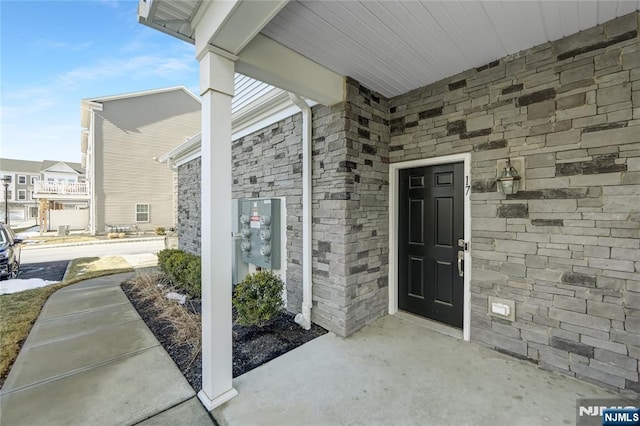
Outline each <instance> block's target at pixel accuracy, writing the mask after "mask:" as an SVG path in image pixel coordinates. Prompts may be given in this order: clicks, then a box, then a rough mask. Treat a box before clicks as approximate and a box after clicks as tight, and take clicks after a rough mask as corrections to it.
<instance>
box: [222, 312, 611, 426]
mask: <svg viewBox="0 0 640 426" xmlns="http://www.w3.org/2000/svg"><path fill="white" fill-rule="evenodd" d="M234 386H235V388H236V389H237V390H238V391H239V393H240V394H239V395H238V396H237V397H235V398H234V399H232V400H231V401H229V402H227V403H226V404H224V405H223V406H221V407H218V408H217V409H215V410H214V411H213V415H214V417H215V419H216V420H217V422H218V423H220V424H221V425H301V424H306V425H346V424H356V425H357V424H362V425H475V426H478V425H492V426H493V425H507V424H508V425H545V424H548V425H562V424H568V425H571V424H575V421H576V415H575V412H576V408H575V407H576V399H577V398H584V397H594V398H611V397H613V398H620V395H619V394H616V393H613V392H609V391H607V390H605V389H602V388H599V387H597V386H594V385H591V384H589V383H585V382H582V381H579V380H576V379H573V378H571V377H567V376H564V375H561V374H558V373H554V372H550V371H546V370H543V369H541V368H539V367H537V366H535V365H533V364H531V363H528V362H526V361H522V360H519V359H516V358H512V357H509V356H506V355H503V354H501V353H499V352H496V351H494V350H491V349H489V348H486V347H483V346H480V345H478V344H476V343H473V342H471V343H470V342H464V341H461V340H458V339H456V338H453V337H450V336H447V335H444V334H441V333H439V332H437V331H433V330H430V329H428V328H425V327H424V326H422V325H417V324H415V323H414V322H413V321H407V320H406V319H400V318H398V317H396V316H386V317H384V318H382V319H380V320H378V321H376V322H375V323H374V324H372V325H370V326H368V327H366V328H364V329H363V330H362V331H360V332H358V333H356V334H355V335H353V336H351V337H349V338H347V339H343V338H340V337H337V336H335V335H334V334H332V333H329V334H327V335H324V336H322V337H320V338H318V339H315V340H313V341H311V342H309V343H307V344H305V345H303V346H301V347H299V348H297V349H295V350H293V351H291V352H289V353H287V354H285V355H283V356H281V357H279V358H276V359H275V360H273V361H271V362H269V363H267V364H265V365H263V366H261V367H259V368H257V369H255V370H253V371H250V372H248V373H246V374H244V375H242V376H240V377H238V378H237V379H235V380H234Z"/></svg>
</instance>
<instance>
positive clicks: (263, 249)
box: [239, 198, 281, 269]
mask: <svg viewBox="0 0 640 426" xmlns="http://www.w3.org/2000/svg"><path fill="white" fill-rule="evenodd" d="M239 204H240V206H239V207H240V208H239V210H240V212H239V213H240V235H241V236H242V243H241V252H242V261H243V262H246V263H251V264H253V265H256V266H260V267H262V268H266V269H280V229H281V227H280V200H279V199H277V198H271V199H269V198H267V199H248V200H240V202H239Z"/></svg>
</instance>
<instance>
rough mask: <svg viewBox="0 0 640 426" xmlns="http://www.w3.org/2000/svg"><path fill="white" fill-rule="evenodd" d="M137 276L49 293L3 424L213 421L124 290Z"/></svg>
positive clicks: (6, 394) (12, 379)
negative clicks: (125, 285)
mask: <svg viewBox="0 0 640 426" xmlns="http://www.w3.org/2000/svg"><path fill="white" fill-rule="evenodd" d="M131 275H132V274H120V275H113V276H108V277H101V278H95V279H91V280H87V281H84V282H82V283H80V284H76V285H72V286H69V287H65V288H63V289H61V290H59V291H58V292H56V293H55V294H53V295H52V296H51V297H50V298H49V300H48V301H47V303H46V304H45V306H44V309H43V311H42V313H41V314H40V317H39V318H38V320H37V322H36V323H35V325H34V326H33V329H32V330H31V333H30V334H29V338H28V339H27V341H26V342H25V344H24V346H23V348H22V351H21V352H20V355H19V356H18V359H17V360H16V362H15V364H14V365H13V368H12V369H11V372H10V374H9V377H8V378H7V380H6V382H5V384H4V386H3V388H2V391H1V392H0V424H2V425H41V424H47V425H88V424H91V425H124V424H137V423H141V422H142V424H149V425H153V424H157V425H160V424H163V425H164V424H180V425H191V424H192V425H205V424H212V423H213V422H212V420H211V418H210V417H209V415H208V413H207V412H206V410H205V409H204V407H203V406H202V405H201V404H200V402H199V401H198V399H197V398H196V397H195V394H196V393H195V391H194V390H193V389H192V388H191V386H189V384H188V383H187V381H186V380H185V378H184V377H183V376H182V374H181V373H180V371H179V370H178V368H177V367H176V365H175V364H174V362H173V361H172V360H171V358H170V357H169V355H168V354H167V353H166V351H165V350H164V349H163V348H162V346H161V345H160V343H159V342H158V341H157V340H156V338H155V337H154V336H153V334H152V333H151V331H150V330H149V329H148V328H147V326H146V325H145V323H144V322H143V321H142V319H141V318H140V316H139V315H138V313H137V312H136V310H135V309H134V308H133V306H132V305H131V303H129V300H128V299H127V297H126V296H125V295H124V293H123V292H122V290H121V289H120V283H121V282H122V281H124V280H125V279H126V278H128V277H130V276H131Z"/></svg>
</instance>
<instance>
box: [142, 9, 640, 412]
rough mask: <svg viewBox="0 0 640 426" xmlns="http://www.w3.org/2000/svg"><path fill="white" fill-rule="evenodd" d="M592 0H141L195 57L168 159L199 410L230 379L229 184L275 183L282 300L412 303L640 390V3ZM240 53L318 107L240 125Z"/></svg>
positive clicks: (247, 191) (342, 317)
mask: <svg viewBox="0 0 640 426" xmlns="http://www.w3.org/2000/svg"><path fill="white" fill-rule="evenodd" d="M593 5H594V4H593V3H589V2H544V1H535V2H487V3H482V4H481V3H480V2H463V3H459V2H451V3H449V2H424V3H421V2H400V3H397V4H394V6H393V7H392V8H391V7H387V5H386V4H385V3H384V2H377V1H371V2H298V1H291V2H286V1H283V2H277V1H276V2H240V3H239V5H238V6H237V7H228V8H215V7H212V6H211V5H210V4H209V3H207V2H204V3H193V4H190V5H186V4H184V5H183V9H185V8H186V9H189V10H180V12H179V13H178V12H177V11H175V10H173V8H172V5H171V4H170V2H168V1H162V0H153V1H148V0H147V1H146V2H144V1H143V2H141V3H140V11H139V13H140V15H141V16H140V19H141V21H142V22H143V23H145V24H146V25H149V26H151V27H153V28H157V29H159V30H161V31H164V32H166V33H168V34H171V35H173V36H175V37H178V38H180V39H182V40H186V41H189V42H191V43H194V44H195V46H196V57H197V58H198V60H199V61H200V65H201V68H200V70H201V88H200V92H201V97H202V101H203V121H202V135H201V145H200V146H201V150H200V158H198V155H197V144H198V142H197V138H196V139H193V140H191V141H189V142H188V143H186V145H185V146H183V148H184V150H180V149H174V150H173V151H172V152H170V153H169V154H168V155H167V157H168V160H169V161H173V162H175V163H177V164H178V174H179V178H178V180H179V185H181V186H185V185H189V184H192V185H194V184H196V182H197V180H198V176H199V179H200V182H201V188H199V189H198V188H194V187H190V188H191V189H190V192H189V194H182V193H181V192H179V197H180V199H179V204H180V207H179V208H180V209H184V208H185V205H186V204H185V201H188V202H189V203H191V204H190V207H189V213H190V214H191V212H192V211H198V212H199V213H200V216H199V217H200V219H199V220H200V221H201V224H202V226H200V228H198V224H197V222H194V219H192V217H193V216H191V215H189V216H188V217H182V216H181V223H180V224H179V226H180V228H181V229H182V230H183V232H184V231H185V230H187V231H188V232H190V233H191V234H190V236H189V237H187V236H183V237H182V238H183V241H184V244H187V243H189V241H190V240H195V239H197V237H198V232H200V233H201V236H200V242H201V248H200V250H201V253H202V257H203V261H202V265H203V280H202V283H203V301H202V309H203V349H202V353H203V372H204V374H203V389H202V391H201V392H200V393H199V397H200V399H201V401H202V402H203V403H204V404H205V405H206V406H207V407H209V408H214V407H216V406H218V405H220V404H223V403H224V402H225V401H227V400H228V399H230V398H232V397H233V396H234V395H235V394H236V391H235V390H234V389H233V385H232V380H231V355H230V354H231V309H230V307H229V306H228V305H229V298H230V297H231V286H230V285H229V286H224V285H219V283H225V282H231V271H230V267H229V266H230V264H231V254H230V253H229V250H228V247H229V246H230V241H229V244H226V243H224V241H228V239H229V236H230V235H231V231H232V225H231V223H232V220H231V219H232V213H231V201H232V198H235V197H237V198H242V197H246V198H265V197H268V198H272V197H285V198H286V205H287V216H286V223H284V224H283V225H282V227H283V229H286V230H287V231H286V235H287V241H286V250H285V251H284V252H283V258H285V259H286V263H287V264H288V268H289V269H288V270H287V290H288V299H289V300H288V303H289V306H288V308H289V309H290V310H293V311H296V312H297V311H302V315H303V317H306V316H307V315H308V311H309V309H310V310H311V319H312V320H313V321H314V322H316V323H318V324H320V325H322V326H323V327H325V328H328V329H329V330H331V331H333V332H335V333H336V334H338V335H341V336H349V335H351V334H352V333H354V332H356V331H358V330H359V329H361V328H362V327H363V326H365V325H367V324H370V323H371V322H372V321H374V320H375V319H377V318H379V317H381V316H383V315H385V314H395V313H397V312H398V311H404V312H408V313H411V314H414V315H417V316H419V317H424V318H426V319H429V320H431V321H435V322H437V323H439V324H438V327H437V329H438V330H442V329H445V330H446V331H447V332H448V333H450V334H453V335H455V336H458V337H459V338H461V339H464V340H473V341H476V342H479V343H482V344H484V345H487V346H489V347H491V348H495V349H496V350H498V351H500V352H503V353H507V354H511V355H513V356H515V357H518V358H523V359H527V360H529V361H532V362H534V363H536V364H538V365H540V366H542V367H545V368H549V369H553V370H555V371H559V372H562V373H564V374H568V375H571V376H574V377H577V378H580V379H584V380H588V381H592V382H595V383H598V384H600V385H603V386H607V387H610V388H615V389H619V390H625V391H633V392H640V383H639V381H638V360H640V255H639V253H640V202H639V201H638V199H639V196H640V113H639V112H640V84H639V83H640V38H639V27H638V22H639V16H638V12H637V8H638V5H637V2H598V3H597V7H595V6H594V7H591V6H593ZM223 9H224V10H223ZM194 16H195V17H197V19H195V20H194V19H193V18H192V17H194ZM578 17H579V19H578ZM614 18H615V19H614ZM598 24H599V25H598ZM568 29H569V30H568ZM580 30H583V31H580ZM236 71H237V72H240V73H243V74H245V75H247V76H250V77H252V78H256V79H258V80H261V81H264V82H267V83H269V84H272V85H273V86H277V87H280V88H282V89H285V90H287V91H290V92H292V93H296V94H298V95H300V96H304V97H306V98H308V99H313V100H315V101H317V102H318V103H320V105H317V106H315V107H313V109H312V111H311V113H309V112H308V111H307V109H306V107H305V106H304V105H303V103H302V102H300V100H299V98H295V97H294V99H297V102H296V105H300V107H301V109H302V114H297V115H293V116H291V117H288V118H281V119H280V121H278V122H277V123H274V124H271V125H268V126H267V127H265V128H264V129H256V130H255V131H254V132H253V133H251V134H247V135H243V136H241V137H237V138H234V135H233V134H234V124H233V121H232V116H233V114H232V112H233V110H232V101H231V98H232V96H233V94H234V73H235V72H236ZM236 91H237V87H236ZM214 112H215V113H214ZM179 140H180V139H179V138H178V139H176V141H179ZM508 159H511V160H512V164H513V165H514V166H515V167H516V168H517V170H518V172H519V173H520V174H521V175H522V176H523V178H522V187H521V190H520V191H519V192H517V193H515V194H512V195H504V194H502V193H500V192H498V191H497V181H496V180H497V178H498V177H499V176H500V175H501V172H502V170H503V168H504V167H505V164H506V161H507V160H508ZM199 192H200V193H201V194H202V196H201V199H200V201H199V203H198V201H197V200H196V198H197V194H198V193H199ZM183 196H185V197H186V196H188V197H190V198H191V199H190V200H186V199H185V198H183ZM225 205H226V206H229V208H228V209H226V208H223V207H222V206H225ZM309 209H310V210H311V211H309ZM196 220H197V219H196ZM251 221H252V224H253V219H251ZM191 244H192V243H191ZM310 248H311V249H310ZM191 249H194V248H193V247H192V248H191ZM293 270H296V271H298V272H295V273H292V271H293ZM311 285H312V287H311ZM308 293H312V296H311V297H312V301H310V300H309V299H308V296H307V295H308ZM305 311H306V312H305ZM303 323H304V321H303ZM425 323H426V324H433V322H430V321H426V322H425ZM214 359H215V360H219V361H218V362H216V363H214ZM220 360H222V361H220ZM436 367H437V365H436Z"/></svg>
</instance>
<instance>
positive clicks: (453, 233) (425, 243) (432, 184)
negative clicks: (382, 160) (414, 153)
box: [398, 163, 464, 328]
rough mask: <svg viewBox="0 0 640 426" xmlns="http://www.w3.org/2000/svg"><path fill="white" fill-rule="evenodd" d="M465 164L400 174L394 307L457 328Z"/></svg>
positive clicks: (460, 305)
mask: <svg viewBox="0 0 640 426" xmlns="http://www.w3.org/2000/svg"><path fill="white" fill-rule="evenodd" d="M463 180H464V165H463V163H455V164H443V165H437V166H429V167H418V168H415V169H404V170H400V184H399V186H400V187H399V197H398V199H399V202H400V205H399V212H398V213H399V215H398V239H399V240H398V308H399V309H401V310H403V311H407V312H411V313H413V314H416V315H420V316H423V317H427V318H430V319H433V320H436V321H439V322H443V323H445V324H448V325H452V326H454V327H458V328H462V310H463V300H464V297H463V295H464V284H463V278H462V277H461V276H460V275H461V274H460V272H459V270H458V252H459V251H462V250H463V248H462V247H458V240H459V239H463V238H464V183H463Z"/></svg>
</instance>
